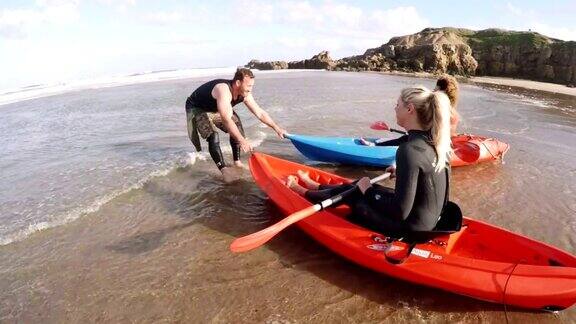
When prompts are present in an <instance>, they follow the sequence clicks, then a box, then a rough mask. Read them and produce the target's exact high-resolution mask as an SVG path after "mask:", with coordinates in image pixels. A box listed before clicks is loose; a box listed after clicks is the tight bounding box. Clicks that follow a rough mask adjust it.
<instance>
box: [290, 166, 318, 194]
mask: <svg viewBox="0 0 576 324" xmlns="http://www.w3.org/2000/svg"><path fill="white" fill-rule="evenodd" d="M296 174H298V178H300V180H302V182H304V184H305V185H306V188H308V189H312V190H318V186H320V184H319V183H318V182H316V181H314V180H312V179H311V178H310V173H309V172H308V171H302V170H298V171H296Z"/></svg>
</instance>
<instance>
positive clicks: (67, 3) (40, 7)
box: [0, 0, 80, 38]
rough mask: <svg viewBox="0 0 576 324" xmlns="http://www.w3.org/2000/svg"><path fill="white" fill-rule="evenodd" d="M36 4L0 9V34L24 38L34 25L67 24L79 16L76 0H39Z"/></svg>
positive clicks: (76, 19)
mask: <svg viewBox="0 0 576 324" xmlns="http://www.w3.org/2000/svg"><path fill="white" fill-rule="evenodd" d="M36 4H37V7H36V8H34V9H10V10H2V11H0V36H4V37H6V38H25V37H26V35H27V33H28V32H29V29H30V28H32V27H34V26H40V25H43V24H49V25H59V24H60V25H61V24H69V23H73V22H76V21H78V20H79V18H80V14H79V12H78V4H79V3H78V0H51V1H48V0H39V1H37V3H36Z"/></svg>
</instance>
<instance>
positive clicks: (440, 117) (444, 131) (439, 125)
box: [429, 91, 452, 172]
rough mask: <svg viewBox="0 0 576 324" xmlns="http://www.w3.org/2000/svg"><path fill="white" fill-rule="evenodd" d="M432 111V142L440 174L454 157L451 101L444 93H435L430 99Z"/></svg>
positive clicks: (436, 168) (437, 169)
mask: <svg viewBox="0 0 576 324" xmlns="http://www.w3.org/2000/svg"><path fill="white" fill-rule="evenodd" d="M429 100H430V101H429V102H430V109H431V110H432V125H431V128H430V132H431V133H432V141H433V144H434V149H435V150H436V155H437V156H438V161H437V162H436V167H435V170H436V172H440V171H441V170H442V169H444V168H445V167H446V165H447V164H448V163H449V161H450V156H451V155H452V140H451V138H450V113H451V104H450V99H449V98H448V96H446V94H445V93H444V92H440V91H434V92H432V93H431V94H430V98H429Z"/></svg>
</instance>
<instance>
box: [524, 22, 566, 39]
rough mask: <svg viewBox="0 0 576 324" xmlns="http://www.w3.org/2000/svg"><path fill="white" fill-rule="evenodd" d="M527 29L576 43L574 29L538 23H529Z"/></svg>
mask: <svg viewBox="0 0 576 324" xmlns="http://www.w3.org/2000/svg"><path fill="white" fill-rule="evenodd" d="M528 28H529V29H531V30H532V31H536V32H538V33H540V34H542V35H545V36H548V37H552V38H558V39H561V40H565V41H576V29H574V28H566V27H552V26H549V25H546V24H542V23H538V22H533V23H531V24H530V25H529V27H528Z"/></svg>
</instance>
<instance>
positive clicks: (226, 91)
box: [212, 84, 252, 152]
mask: <svg viewBox="0 0 576 324" xmlns="http://www.w3.org/2000/svg"><path fill="white" fill-rule="evenodd" d="M212 96H213V97H214V98H215V99H216V103H217V108H218V112H219V113H220V116H221V117H222V123H223V124H224V126H225V127H226V129H227V130H228V133H230V135H231V136H232V137H234V138H235V139H236V141H238V143H240V146H241V147H242V150H243V151H245V152H247V151H251V150H252V147H251V146H250V144H249V143H248V141H247V140H246V138H244V136H242V133H240V130H239V129H238V127H237V126H236V123H234V121H233V120H232V115H233V110H232V105H231V104H230V102H231V101H232V93H231V92H230V88H228V86H227V85H225V84H218V85H216V86H215V87H214V89H213V90H212Z"/></svg>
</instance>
